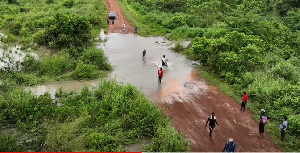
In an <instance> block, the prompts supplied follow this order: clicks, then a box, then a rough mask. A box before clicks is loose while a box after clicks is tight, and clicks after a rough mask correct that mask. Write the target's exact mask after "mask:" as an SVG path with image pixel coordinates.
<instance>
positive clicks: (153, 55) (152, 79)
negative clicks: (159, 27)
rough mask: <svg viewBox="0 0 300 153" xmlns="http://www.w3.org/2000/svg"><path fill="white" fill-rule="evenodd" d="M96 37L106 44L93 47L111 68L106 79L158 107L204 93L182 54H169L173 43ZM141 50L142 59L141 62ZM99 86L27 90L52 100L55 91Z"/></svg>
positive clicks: (79, 84)
mask: <svg viewBox="0 0 300 153" xmlns="http://www.w3.org/2000/svg"><path fill="white" fill-rule="evenodd" d="M99 37H100V38H101V39H102V40H106V41H105V42H102V43H98V44H97V46H96V47H97V48H99V49H102V50H103V51H104V53H105V55H106V56H107V57H108V61H109V62H110V63H111V65H112V66H113V71H111V72H110V73H109V74H108V78H109V79H115V80H116V81H118V82H123V83H125V84H126V83H129V84H131V85H134V86H136V87H137V88H138V89H139V90H141V91H142V92H143V93H144V94H145V95H146V96H147V97H148V98H150V99H151V100H153V101H155V102H158V103H172V102H174V101H177V102H185V101H188V100H190V99H191V98H192V95H194V94H197V95H201V94H202V93H205V92H206V87H207V85H206V83H205V82H202V81H199V78H197V75H196V72H195V70H194V69H193V63H192V62H191V61H190V60H187V59H186V58H185V57H184V56H183V55H182V54H179V53H175V52H173V51H171V50H170V48H171V47H173V46H174V44H175V43H174V42H171V41H168V40H166V39H165V38H163V37H140V36H138V35H133V34H119V33H110V34H107V35H106V34H104V32H103V31H102V32H101V34H100V35H99ZM144 49H145V50H146V58H142V51H143V50H144ZM163 55H165V56H166V58H167V59H168V67H163V71H164V75H163V78H162V84H159V83H158V74H157V73H158V69H159V68H160V67H161V58H162V56H163ZM99 82H100V79H98V80H91V81H69V82H62V83H49V84H46V85H40V86H34V87H30V90H31V91H32V92H33V93H35V94H36V95H41V94H43V93H45V92H49V93H50V94H51V96H54V95H55V92H56V91H58V90H59V88H62V89H63V90H70V89H71V90H74V91H76V90H77V91H78V90H80V89H81V88H82V87H83V86H96V85H97V84H98V83H99Z"/></svg>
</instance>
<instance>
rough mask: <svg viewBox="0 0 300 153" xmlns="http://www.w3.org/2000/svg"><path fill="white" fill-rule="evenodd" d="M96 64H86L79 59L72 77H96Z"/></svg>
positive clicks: (77, 78) (78, 78)
mask: <svg viewBox="0 0 300 153" xmlns="http://www.w3.org/2000/svg"><path fill="white" fill-rule="evenodd" d="M95 70H96V66H94V65H90V64H84V63H83V62H82V61H79V62H78V63H77V65H76V68H75V70H74V71H73V72H72V77H73V78H74V79H76V80H80V79H92V78H95V77H96V75H97V73H96V72H95Z"/></svg>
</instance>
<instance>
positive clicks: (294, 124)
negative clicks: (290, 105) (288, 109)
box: [288, 114, 300, 136]
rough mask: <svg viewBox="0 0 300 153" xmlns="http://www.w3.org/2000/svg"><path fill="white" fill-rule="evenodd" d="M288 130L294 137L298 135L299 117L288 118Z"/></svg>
mask: <svg viewBox="0 0 300 153" xmlns="http://www.w3.org/2000/svg"><path fill="white" fill-rule="evenodd" d="M288 130H289V131H290V132H291V133H293V134H294V135H298V136H299V135H300V115H299V114H298V115H290V116H288Z"/></svg>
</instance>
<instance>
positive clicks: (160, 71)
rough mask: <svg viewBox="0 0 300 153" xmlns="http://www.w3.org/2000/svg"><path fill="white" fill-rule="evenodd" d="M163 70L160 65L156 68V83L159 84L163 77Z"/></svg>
mask: <svg viewBox="0 0 300 153" xmlns="http://www.w3.org/2000/svg"><path fill="white" fill-rule="evenodd" d="M163 74H164V72H163V70H162V67H161V68H160V69H159V70H158V83H159V84H161V79H162V77H163Z"/></svg>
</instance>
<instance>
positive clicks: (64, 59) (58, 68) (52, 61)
mask: <svg viewBox="0 0 300 153" xmlns="http://www.w3.org/2000/svg"><path fill="white" fill-rule="evenodd" d="M39 63H40V65H39V71H38V74H40V75H48V76H57V75H61V74H64V73H66V72H68V71H70V70H73V69H74V66H73V65H74V61H73V60H72V59H70V57H69V55H68V54H67V53H59V54H57V55H56V54H55V55H52V56H46V57H44V58H42V59H41V60H40V62H39Z"/></svg>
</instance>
